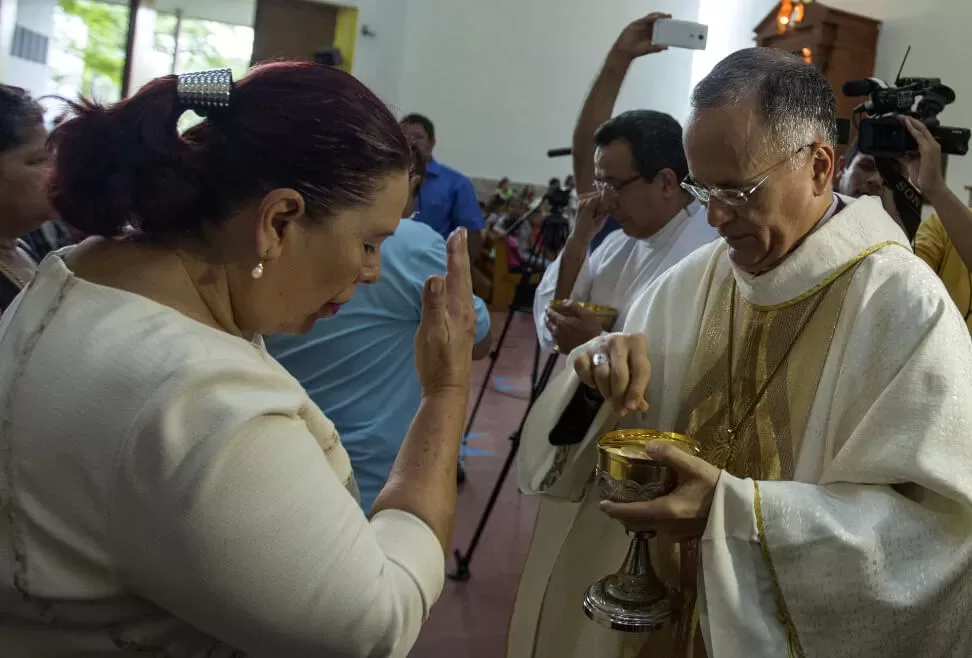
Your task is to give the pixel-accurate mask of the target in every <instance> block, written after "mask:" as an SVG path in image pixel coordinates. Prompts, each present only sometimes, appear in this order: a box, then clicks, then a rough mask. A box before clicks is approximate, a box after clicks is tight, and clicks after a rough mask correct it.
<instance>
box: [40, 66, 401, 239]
mask: <svg viewBox="0 0 972 658" xmlns="http://www.w3.org/2000/svg"><path fill="white" fill-rule="evenodd" d="M176 86H177V78H176V76H168V77H164V78H159V79H157V80H155V81H153V82H151V83H149V84H148V85H146V86H145V87H144V88H143V89H142V90H141V91H139V92H138V93H137V94H135V95H134V96H133V97H131V98H129V99H127V100H124V101H122V102H120V103H117V104H115V105H113V106H110V107H105V106H102V105H98V104H96V103H91V102H82V103H80V104H79V105H78V106H77V107H76V108H75V110H76V112H77V116H75V117H74V118H72V119H70V120H69V121H66V122H65V123H63V124H61V125H60V126H59V127H58V128H57V129H56V130H55V131H54V133H53V134H52V136H51V139H52V142H53V145H54V147H55V148H56V153H57V157H56V165H55V173H54V183H53V202H54V206H55V207H56V208H57V210H58V212H60V213H61V217H62V218H63V219H64V220H65V221H67V222H68V223H70V224H71V225H72V226H74V227H75V228H77V229H79V230H80V231H83V232H85V233H89V234H96V235H104V236H115V235H119V234H121V233H122V232H123V230H124V229H125V227H126V226H128V225H131V226H134V227H135V228H137V229H139V230H140V231H141V232H143V233H145V234H147V235H150V236H171V235H177V234H184V233H196V234H198V233H199V232H200V229H201V228H202V227H203V226H204V225H205V224H206V223H218V222H219V221H221V220H223V219H225V218H227V217H228V216H229V215H230V214H231V213H232V212H233V211H234V210H236V209H237V208H238V207H239V206H241V205H242V204H243V203H245V202H247V201H250V200H256V199H259V198H260V197H261V196H262V195H263V194H265V193H266V192H268V191H269V190H271V189H274V188H280V187H289V188H293V189H295V190H297V191H299V192H301V194H303V196H304V199H305V201H306V203H307V204H308V211H309V212H310V213H311V214H316V215H319V216H328V215H331V214H333V213H335V212H337V211H339V210H342V209H346V208H351V207H354V206H358V205H362V204H367V203H368V202H369V201H371V200H372V199H373V197H374V194H375V193H376V192H377V190H378V188H379V187H380V186H381V185H382V184H383V179H384V177H385V176H387V175H388V174H390V173H393V172H403V173H404V172H407V171H408V168H409V165H410V154H409V145H408V141H407V140H406V139H405V136H404V135H403V133H402V129H401V127H400V126H399V124H398V122H397V121H396V120H395V117H394V116H393V115H392V113H391V112H390V111H389V110H388V108H387V107H386V106H385V104H384V103H382V102H381V101H380V100H379V99H378V98H377V97H376V96H375V95H374V94H373V93H371V91H369V90H368V88H367V87H365V86H364V85H363V84H361V83H360V82H359V81H358V80H356V79H355V78H354V77H352V76H350V75H348V74H346V73H343V72H341V71H339V70H336V69H333V68H329V67H325V66H321V65H317V64H310V63H302V62H301V63H298V62H281V63H275V64H267V65H264V66H261V67H259V68H256V69H254V70H253V71H252V72H251V73H250V74H249V75H247V76H246V77H245V78H243V79H242V80H240V81H239V82H238V83H237V84H236V86H235V88H234V90H233V97H232V102H231V105H230V108H229V109H228V110H226V111H225V112H223V113H221V114H219V115H217V116H215V117H213V118H212V119H207V120H205V121H203V122H202V123H200V124H198V125H196V126H194V127H193V128H190V129H189V130H187V131H186V132H185V133H184V134H182V135H181V136H180V135H179V134H178V131H177V128H176V124H177V122H178V120H179V117H180V116H181V115H182V113H183V111H184V109H185V108H184V107H183V106H182V105H181V104H180V102H179V99H178V96H177V93H176Z"/></svg>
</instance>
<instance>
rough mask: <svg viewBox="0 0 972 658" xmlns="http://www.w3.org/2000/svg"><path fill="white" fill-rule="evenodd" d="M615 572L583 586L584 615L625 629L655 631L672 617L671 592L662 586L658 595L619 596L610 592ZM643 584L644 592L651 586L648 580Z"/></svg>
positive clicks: (673, 604)
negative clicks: (588, 585) (585, 588)
mask: <svg viewBox="0 0 972 658" xmlns="http://www.w3.org/2000/svg"><path fill="white" fill-rule="evenodd" d="M617 576H618V574H614V575H612V576H608V577H607V578H602V579H601V580H599V581H597V582H596V583H594V584H593V585H591V586H590V587H589V588H588V589H587V594H585V595H584V612H585V613H586V614H587V616H588V617H590V618H591V619H592V620H594V621H595V622H597V623H598V624H601V625H602V626H607V627H608V628H611V629H612V630H616V631H623V632H625V633H649V632H651V631H657V630H659V629H660V628H661V627H662V626H664V625H665V623H666V622H667V621H668V620H670V619H671V618H672V614H673V612H674V610H675V604H676V599H675V597H676V594H675V592H673V591H670V590H668V589H664V590H663V591H662V592H661V596H654V597H639V596H637V595H636V596H624V597H623V598H619V597H617V596H615V595H614V594H613V593H612V592H614V593H616V592H617V589H616V586H617V583H615V582H613V581H614V579H615V578H616V577H617ZM644 585H645V586H646V587H645V590H644V591H645V592H647V591H648V590H650V589H654V588H652V587H651V585H652V583H651V582H650V581H648V582H645V583H644ZM625 589H630V588H629V587H626V588H625ZM632 594H636V593H634V592H632ZM639 598H640V599H641V600H638V599H639Z"/></svg>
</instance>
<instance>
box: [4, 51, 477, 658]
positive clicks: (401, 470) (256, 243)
mask: <svg viewBox="0 0 972 658" xmlns="http://www.w3.org/2000/svg"><path fill="white" fill-rule="evenodd" d="M217 75H220V74H219V73H218V72H210V73H206V74H187V75H185V76H179V77H176V76H168V77H164V78H159V79H157V80H155V81H153V82H150V83H149V84H147V85H146V86H145V87H143V88H142V89H141V90H140V91H139V92H138V93H137V94H135V95H134V96H132V97H131V98H128V99H126V100H124V101H122V102H120V103H118V104H116V105H113V106H111V107H104V106H100V105H97V104H94V103H83V104H81V105H80V106H79V107H78V108H77V110H78V115H77V116H76V118H73V119H70V120H69V121H66V122H65V123H64V124H62V125H61V126H60V127H58V129H57V130H56V131H55V132H54V134H53V137H52V139H53V145H54V150H55V152H56V153H57V158H56V163H55V173H54V186H53V196H52V200H53V203H54V206H55V208H56V209H57V210H58V211H59V212H60V213H61V216H62V217H63V219H64V220H65V221H67V222H68V223H70V224H71V225H72V226H74V227H76V228H77V229H79V230H81V231H83V232H84V233H87V234H89V235H92V236H96V237H92V238H89V239H88V240H86V241H85V242H84V243H82V244H80V245H78V246H75V247H71V248H69V249H68V250H66V251H64V252H61V253H59V254H57V255H52V256H51V257H49V258H47V259H45V261H44V262H43V263H42V265H41V266H40V268H39V269H38V272H37V273H36V275H35V278H34V281H33V283H32V284H31V285H30V287H29V288H28V289H27V290H26V291H25V292H24V294H23V295H22V296H21V297H20V299H19V300H18V302H17V303H16V304H15V306H14V307H13V308H11V309H9V310H8V312H7V315H6V317H5V318H4V321H3V323H2V325H0V326H2V331H0V362H2V363H3V364H4V368H3V369H2V370H0V400H2V402H0V404H2V405H3V408H2V409H0V417H2V418H3V419H4V426H3V430H2V431H0V453H2V454H3V455H4V460H3V469H2V472H0V481H2V483H3V486H2V487H0V505H2V507H3V509H4V510H5V512H4V517H3V518H4V523H3V524H2V525H0V563H2V564H4V565H7V566H6V567H5V568H4V569H2V570H0V618H2V619H3V624H2V625H0V646H2V647H3V650H2V653H3V656H4V658H28V657H30V658H38V657H40V658H43V657H45V656H51V657H53V656H66V655H72V656H76V655H88V656H95V655H97V656H141V655H145V654H148V653H150V654H152V655H168V656H176V655H179V656H201V655H204V654H205V655H208V656H225V657H228V656H233V655H260V656H338V655H340V656H349V657H352V656H354V657H361V658H365V657H370V656H404V655H406V654H407V653H408V652H409V650H410V648H411V646H412V644H413V642H414V641H415V638H416V637H417V636H418V633H419V629H420V627H421V625H422V622H423V620H425V619H426V618H427V616H428V614H429V608H430V606H431V605H433V604H434V602H435V601H436V600H437V597H438V595H439V593H440V591H441V588H442V586H443V579H444V573H445V552H446V550H447V549H448V548H449V547H450V541H451V539H450V536H451V532H452V524H453V520H454V515H455V502H456V463H457V456H458V451H459V442H460V437H461V436H462V431H463V426H464V423H465V416H466V403H467V399H468V396H469V377H470V368H471V356H472V350H473V335H474V333H475V324H476V321H475V313H474V311H473V300H472V291H471V283H470V277H469V260H468V252H467V249H466V241H465V238H464V232H463V231H458V232H457V233H456V234H455V235H453V236H452V237H451V238H450V240H449V242H448V266H447V270H448V272H447V274H446V276H445V278H444V279H443V278H442V277H440V276H436V277H432V278H431V279H430V280H429V281H428V282H427V283H426V285H425V287H424V288H423V311H422V320H421V323H420V327H419V330H418V332H417V334H416V337H415V367H416V368H417V370H418V380H419V382H421V387H422V401H421V404H420V407H419V410H418V413H417V414H416V415H415V419H414V420H413V422H412V426H411V428H410V429H409V430H408V434H407V436H406V437H405V440H404V442H403V444H402V448H401V450H400V452H399V455H398V458H397V460H396V461H395V465H394V467H393V469H392V474H391V476H390V477H389V482H388V484H387V485H386V486H385V487H384V489H383V490H382V491H381V493H380V494H378V496H377V500H376V501H375V504H374V506H373V508H372V515H371V518H370V520H369V519H368V518H367V517H366V516H365V515H364V514H363V513H362V512H361V509H360V507H359V504H358V500H357V486H356V485H355V482H354V478H353V474H352V470H351V464H350V460H349V459H348V455H347V452H346V451H345V449H344V448H343V447H342V446H341V442H340V440H339V437H338V434H337V431H336V430H335V428H334V425H333V423H332V422H331V421H330V420H329V419H328V418H327V416H325V415H324V414H323V413H322V412H321V410H320V409H319V408H318V407H317V405H315V404H314V402H313V401H312V400H311V399H310V398H309V397H308V395H307V392H306V391H305V390H304V389H303V387H301V385H300V383H299V382H297V381H296V380H295V379H294V378H293V377H292V376H291V375H290V374H289V373H287V371H286V370H285V369H284V368H283V367H282V366H280V364H278V363H277V362H276V360H275V359H273V358H272V357H271V356H270V355H269V354H268V353H267V352H266V350H265V348H264V345H263V341H262V340H261V338H260V336H261V335H264V334H273V333H279V332H287V333H303V332H306V331H309V330H310V329H311V328H313V326H314V323H315V322H316V321H317V320H319V319H321V318H324V317H329V316H331V315H333V314H334V313H335V312H337V310H338V309H339V308H340V307H341V306H342V305H343V304H344V303H346V302H347V301H349V300H350V299H351V297H352V295H353V293H354V291H355V287H356V286H357V284H358V283H366V282H372V281H374V280H376V279H377V277H378V272H379V269H380V263H379V249H380V247H381V244H382V242H384V240H385V239H386V238H388V237H389V236H391V235H392V234H393V233H394V232H395V229H396V228H397V227H398V223H399V220H400V217H401V212H402V207H403V206H404V205H405V202H406V198H407V196H408V190H409V167H410V159H411V158H410V154H409V146H408V141H407V140H406V138H405V135H404V134H403V133H402V130H401V127H400V126H399V124H398V122H397V121H396V119H395V117H394V116H393V115H392V114H391V112H390V111H389V110H388V109H387V108H386V107H385V105H384V104H383V103H382V102H381V101H380V100H379V99H378V98H377V97H376V96H375V95H374V94H372V93H371V92H370V91H369V90H368V89H367V88H366V87H364V86H363V85H362V84H361V83H360V82H358V81H357V80H356V79H355V78H353V77H352V76H350V75H348V74H346V73H343V72H341V71H339V70H337V69H333V68H328V67H324V66H319V65H315V64H310V63H295V62H281V63H274V64H267V65H264V66H261V67H257V68H255V69H253V70H252V71H251V72H250V73H249V74H248V75H247V76H246V77H245V78H243V79H242V80H241V81H239V82H238V83H236V84H235V85H233V86H230V83H229V81H228V79H224V80H223V83H221V84H220V85H217V86H219V87H220V88H221V89H222V90H223V92H224V93H225V96H223V95H220V96H219V97H218V98H219V99H220V102H221V103H222V102H223V99H225V101H226V104H225V105H224V106H223V107H219V106H218V105H217V106H216V107H214V106H213V104H211V103H210V102H206V101H213V98H210V97H204V98H203V99H202V100H203V101H204V104H202V105H201V104H200V101H199V99H198V97H197V96H196V93H198V90H199V89H200V87H202V88H211V87H213V86H214V85H213V82H212V78H213V77H214V76H217ZM183 89H187V90H188V91H191V92H193V93H192V94H191V95H189V94H185V93H180V90H183ZM187 109H195V110H199V111H200V113H206V114H208V116H209V118H207V119H205V120H203V121H202V122H201V123H199V124H197V125H195V126H193V127H192V128H190V129H188V130H187V131H186V132H185V133H183V134H181V135H180V134H179V132H178V130H177V122H178V120H179V117H180V116H181V115H182V114H183V112H184V111H185V110H187ZM322 115H323V116H327V117H328V120H327V121H321V116H322ZM284 124H285V125H286V126H287V128H288V129H287V130H286V131H281V130H280V126H281V125H284ZM340 356H341V355H334V358H339V357H340ZM402 367H406V366H405V365H402ZM382 402H383V401H382V400H375V401H374V403H375V405H380V404H382Z"/></svg>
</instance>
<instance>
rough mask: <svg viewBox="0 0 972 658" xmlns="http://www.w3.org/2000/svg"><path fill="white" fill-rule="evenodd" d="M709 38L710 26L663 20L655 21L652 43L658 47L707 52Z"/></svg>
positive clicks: (670, 19) (669, 19)
mask: <svg viewBox="0 0 972 658" xmlns="http://www.w3.org/2000/svg"><path fill="white" fill-rule="evenodd" d="M708 37H709V26H708V25H703V24H702V23H693V22H692V21H680V20H676V19H674V18H663V19H661V20H657V21H655V25H654V27H652V31H651V41H652V43H654V44H655V45H656V46H670V47H672V48H690V49H692V50H705V43H706V40H707V39H708Z"/></svg>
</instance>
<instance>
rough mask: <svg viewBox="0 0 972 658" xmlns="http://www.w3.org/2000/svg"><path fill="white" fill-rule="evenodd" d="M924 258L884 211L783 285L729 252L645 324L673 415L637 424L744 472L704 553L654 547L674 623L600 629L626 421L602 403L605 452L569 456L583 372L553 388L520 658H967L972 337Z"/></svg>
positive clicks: (814, 252)
mask: <svg viewBox="0 0 972 658" xmlns="http://www.w3.org/2000/svg"><path fill="white" fill-rule="evenodd" d="M906 244H907V243H906V239H905V237H904V235H903V234H902V233H901V231H900V229H899V228H898V227H897V225H896V224H894V223H893V221H892V220H891V219H890V218H889V217H888V216H887V215H886V214H885V213H884V211H883V209H882V208H881V206H880V203H879V202H877V201H875V200H874V199H867V198H865V199H861V200H858V201H853V202H850V203H849V205H848V206H847V207H846V208H844V209H843V210H842V211H840V212H838V213H837V214H836V215H835V216H833V217H832V218H831V219H829V220H828V221H826V222H825V223H823V224H822V225H821V226H819V227H818V229H817V230H816V231H814V232H813V233H812V234H811V235H810V236H808V237H807V239H806V240H805V241H804V243H803V244H802V245H800V247H799V248H798V249H797V250H796V251H795V252H794V253H793V254H791V255H790V256H789V257H788V258H787V259H786V261H785V262H784V263H783V264H781V265H780V266H779V267H777V268H775V269H774V270H772V271H770V272H768V273H765V274H763V275H761V276H758V277H753V276H750V275H748V274H746V273H744V272H742V271H738V270H735V268H734V267H733V266H732V265H731V264H730V262H729V260H728V257H727V254H726V248H725V246H724V245H723V244H719V243H716V244H714V245H711V246H707V247H704V248H702V249H700V250H699V251H697V252H696V253H695V254H693V255H692V256H690V257H689V259H687V261H685V262H684V263H683V264H682V265H680V266H678V267H676V268H675V269H674V270H672V271H671V272H670V273H669V274H668V275H667V276H666V277H665V278H664V279H662V280H660V281H659V282H658V283H657V284H656V285H655V286H653V287H652V288H651V289H649V291H647V292H646V293H645V295H644V296H643V297H642V298H641V299H640V300H639V301H638V302H637V303H636V304H635V306H634V307H633V308H632V311H631V313H630V314H629V320H628V321H627V323H626V324H625V327H624V330H625V331H626V332H634V331H640V332H643V333H645V334H646V336H647V338H648V350H649V359H650V360H651V363H652V380H651V384H650V385H649V390H648V392H647V399H648V402H649V404H650V406H651V408H650V409H649V411H648V412H647V413H645V414H642V415H641V416H640V417H636V418H630V419H625V420H624V422H623V425H624V426H641V427H649V428H657V429H663V430H675V431H679V432H683V433H687V434H690V435H692V436H694V437H695V438H696V439H698V440H699V441H700V443H701V444H702V450H703V457H704V458H705V459H707V460H708V461H710V462H711V463H714V464H716V465H718V466H720V467H721V468H724V469H725V472H724V473H723V476H722V477H721V478H720V481H719V484H718V486H717V489H716V492H715V497H714V500H713V505H712V509H711V511H710V516H709V521H708V524H707V527H706V531H705V534H704V535H703V537H702V538H701V539H700V540H699V541H696V542H686V543H683V544H682V545H678V546H671V545H669V546H662V545H660V544H659V545H656V546H655V547H654V554H655V555H654V559H655V565H656V568H657V569H658V571H659V573H660V575H661V576H662V577H663V578H664V579H665V580H667V581H668V582H669V583H670V584H671V585H673V586H676V587H679V588H680V589H681V590H682V593H683V596H684V598H685V599H686V603H685V605H683V607H682V611H681V616H680V618H679V619H678V620H677V621H676V623H675V624H673V628H666V629H663V630H662V631H660V632H658V633H653V634H646V635H636V634H624V633H618V632H613V631H610V630H608V629H605V628H602V627H600V626H597V625H595V624H594V623H593V622H591V621H589V620H588V619H587V618H586V617H585V616H584V613H583V611H582V609H581V603H580V602H581V597H582V596H583V592H584V590H585V589H586V588H587V586H588V585H589V584H590V583H591V582H593V581H594V580H595V579H597V578H598V577H600V576H602V575H604V574H606V573H610V572H611V571H613V570H616V569H617V567H618V566H619V565H620V563H621V559H622V558H623V555H624V550H625V548H626V546H627V540H626V537H625V533H624V530H623V529H622V527H621V526H620V524H618V523H617V522H615V521H612V520H611V519H609V518H607V517H606V516H605V515H603V514H602V513H600V511H599V509H598V507H597V502H598V501H597V492H596V490H594V491H592V490H591V488H590V487H589V486H587V483H588V482H589V480H590V476H591V471H592V469H593V464H594V454H595V450H594V442H595V440H596V437H597V436H598V435H600V434H601V433H602V432H604V431H608V430H610V429H613V428H614V427H616V426H618V425H619V423H618V421H617V419H615V418H613V416H612V415H611V413H610V409H609V408H607V407H605V408H602V409H601V411H600V413H599V414H598V417H597V419H596V420H595V422H594V423H593V425H592V429H591V430H590V431H589V432H588V435H587V436H586V437H585V439H584V441H583V443H581V444H580V445H578V446H575V447H573V448H571V449H570V451H564V450H560V451H558V450H556V449H554V448H553V447H552V446H550V445H549V443H548V442H547V434H548V433H549V429H550V427H551V426H552V425H553V423H554V422H556V420H557V418H559V416H560V413H561V412H562V411H563V409H564V407H565V406H566V403H567V401H568V400H569V399H570V396H571V395H572V394H573V391H574V390H575V388H576V386H577V385H578V384H577V380H576V377H575V376H574V375H573V372H572V370H571V369H568V370H567V371H566V372H565V373H563V374H562V375H561V376H560V377H558V378H557V379H556V380H554V381H553V382H551V384H550V386H549V387H548V389H547V391H546V392H545V393H544V395H543V397H542V398H541V400H540V401H539V402H538V404H537V406H536V407H535V409H534V412H533V413H531V416H530V419H529V420H528V423H527V426H526V428H525V431H524V436H523V441H524V443H523V445H522V446H521V454H520V457H519V462H518V466H519V481H520V486H521V488H522V489H523V490H524V491H527V492H530V493H537V494H541V495H543V496H544V498H543V500H542V501H541V509H540V513H539V517H538V522H537V527H536V530H535V533H534V538H533V543H532V545H531V550H530V554H529V556H528V558H527V564H526V567H525V570H524V574H523V578H522V580H521V583H520V588H519V591H518V596H517V603H516V607H515V610H514V617H513V620H512V623H511V628H510V637H509V645H508V656H509V658H554V657H557V658H560V657H576V658H581V657H583V658H600V657H605V658H629V657H630V658H641V657H645V658H647V657H649V656H659V657H666V658H667V657H668V656H706V655H708V656H714V657H718V658H722V657H723V656H726V657H729V656H740V657H742V656H747V657H748V656H786V655H794V656H828V657H841V656H853V657H854V658H866V657H870V656H875V657H877V656H881V657H885V656H902V657H904V656H909V657H910V656H916V655H921V656H960V655H962V656H964V655H967V653H968V647H969V646H972V629H969V628H968V626H969V625H968V624H966V623H965V622H964V621H963V620H964V619H966V618H967V617H968V615H969V614H972V576H970V575H969V574H970V572H969V567H970V566H972V450H970V449H969V448H968V447H967V445H968V444H969V443H968V442H969V440H970V438H969V437H970V435H972V343H970V339H969V334H968V331H966V330H965V328H964V325H963V323H962V319H961V317H959V314H958V312H957V310H956V309H955V308H954V305H953V304H952V303H951V302H950V300H949V298H948V295H947V292H946V291H945V290H944V288H943V287H942V285H941V283H940V281H938V279H937V277H935V275H934V273H932V272H931V271H930V270H929V269H928V268H927V267H925V266H924V264H923V263H921V261H919V260H918V259H917V258H916V257H914V255H913V254H911V253H910V251H909V250H908V249H907V248H906V247H904V245H906ZM730 317H732V318H733V320H734V321H733V323H732V324H730ZM730 336H731V338H732V343H731V348H730ZM730 354H731V355H732V361H731V367H730ZM730 401H731V409H730V408H729V407H730V405H729V403H730ZM727 411H728V412H729V413H727ZM729 430H733V431H732V432H730V431H729ZM551 471H553V474H551Z"/></svg>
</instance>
